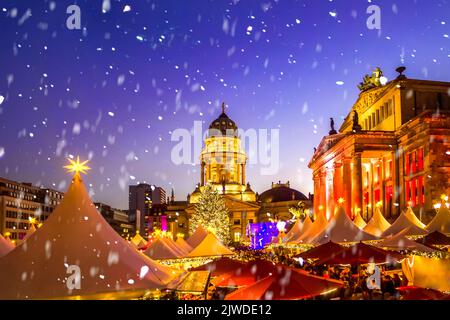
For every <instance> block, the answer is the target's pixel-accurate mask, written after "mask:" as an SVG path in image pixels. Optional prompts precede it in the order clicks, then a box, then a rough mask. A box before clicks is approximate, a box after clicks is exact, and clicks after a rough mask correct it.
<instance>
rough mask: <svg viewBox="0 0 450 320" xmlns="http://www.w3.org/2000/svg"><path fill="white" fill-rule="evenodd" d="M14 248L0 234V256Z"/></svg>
mask: <svg viewBox="0 0 450 320" xmlns="http://www.w3.org/2000/svg"><path fill="white" fill-rule="evenodd" d="M13 249H14V245H13V244H12V243H11V242H10V241H8V240H6V239H5V238H3V236H2V235H1V234H0V258H1V257H3V256H6V255H7V254H8V253H9V252H11V251H12V250H13Z"/></svg>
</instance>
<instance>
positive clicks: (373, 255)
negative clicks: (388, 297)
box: [316, 242, 403, 265]
mask: <svg viewBox="0 0 450 320" xmlns="http://www.w3.org/2000/svg"><path fill="white" fill-rule="evenodd" d="M402 258H403V256H402V255H400V254H398V253H395V252H392V251H387V250H383V249H380V248H377V247H374V246H370V245H367V244H364V243H362V242H360V243H358V244H355V245H353V246H351V247H349V248H346V249H345V250H343V251H341V252H339V253H338V254H337V255H335V256H334V257H328V258H324V259H320V260H319V261H317V262H316V264H351V265H358V264H366V263H386V262H391V261H394V260H397V261H398V260H401V259H402Z"/></svg>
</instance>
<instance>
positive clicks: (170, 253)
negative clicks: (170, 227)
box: [144, 238, 184, 260]
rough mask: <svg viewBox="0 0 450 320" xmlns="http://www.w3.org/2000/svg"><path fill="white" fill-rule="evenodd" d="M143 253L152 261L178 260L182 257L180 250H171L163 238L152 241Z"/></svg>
mask: <svg viewBox="0 0 450 320" xmlns="http://www.w3.org/2000/svg"><path fill="white" fill-rule="evenodd" d="M144 253H145V254H146V255H147V256H149V257H150V258H152V259H154V260H168V259H178V258H181V257H183V255H184V254H183V253H182V252H181V251H180V250H176V249H175V248H173V247H172V246H171V245H170V244H169V243H168V242H167V241H166V240H165V238H157V239H156V240H154V241H153V242H152V243H151V244H150V245H149V246H148V247H147V249H145V251H144Z"/></svg>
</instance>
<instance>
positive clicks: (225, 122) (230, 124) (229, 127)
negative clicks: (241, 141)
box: [209, 103, 238, 136]
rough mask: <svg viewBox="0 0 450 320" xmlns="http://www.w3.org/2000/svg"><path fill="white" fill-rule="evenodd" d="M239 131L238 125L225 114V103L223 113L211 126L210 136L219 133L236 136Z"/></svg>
mask: <svg viewBox="0 0 450 320" xmlns="http://www.w3.org/2000/svg"><path fill="white" fill-rule="evenodd" d="M237 129H238V127H237V126H236V123H235V122H234V121H233V120H231V119H230V118H229V117H228V115H227V114H226V113H225V104H224V103H223V104H222V113H221V114H220V116H219V117H218V118H217V119H216V120H214V121H213V122H211V124H210V126H209V133H210V136H214V135H215V133H217V132H220V133H221V134H222V135H230V134H231V135H236V134H237V132H236V131H237Z"/></svg>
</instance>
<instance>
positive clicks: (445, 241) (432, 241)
mask: <svg viewBox="0 0 450 320" xmlns="http://www.w3.org/2000/svg"><path fill="white" fill-rule="evenodd" d="M416 241H417V242H420V243H421V244H424V245H427V246H429V245H431V246H448V245H450V237H447V236H446V235H445V234H443V233H440V232H438V231H434V232H431V233H430V234H428V235H426V236H425V237H423V238H420V239H418V240H416Z"/></svg>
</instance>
